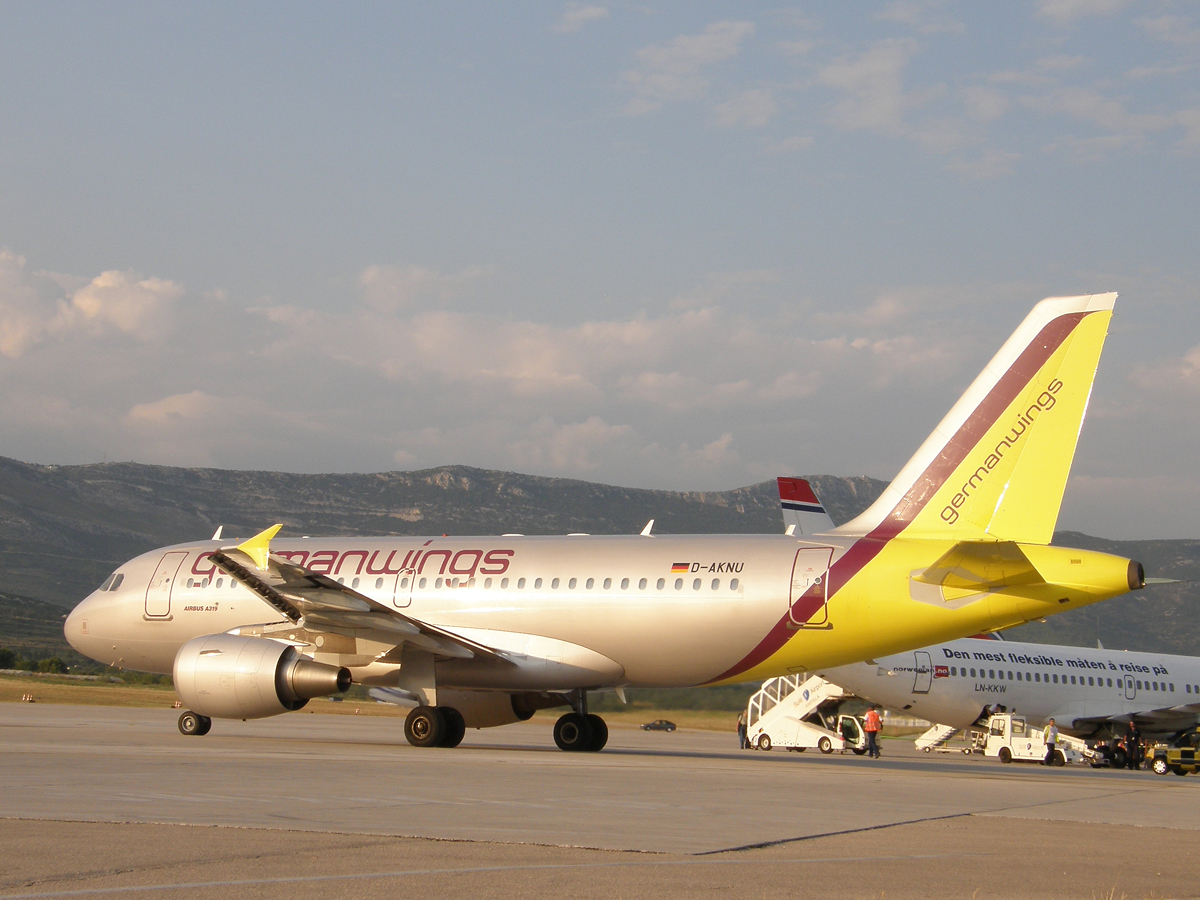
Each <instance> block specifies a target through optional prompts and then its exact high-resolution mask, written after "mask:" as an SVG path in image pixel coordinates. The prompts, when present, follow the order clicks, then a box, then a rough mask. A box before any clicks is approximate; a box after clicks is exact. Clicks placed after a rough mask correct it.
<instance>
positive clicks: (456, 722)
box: [404, 706, 467, 748]
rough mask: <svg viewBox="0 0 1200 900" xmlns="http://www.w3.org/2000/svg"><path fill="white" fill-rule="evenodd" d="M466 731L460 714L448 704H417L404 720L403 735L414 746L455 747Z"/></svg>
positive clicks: (460, 741) (465, 725)
mask: <svg viewBox="0 0 1200 900" xmlns="http://www.w3.org/2000/svg"><path fill="white" fill-rule="evenodd" d="M466 733H467V724H466V722H464V721H463V717H462V714H461V713H460V712H459V711H458V710H457V709H454V708H453V707H450V706H418V707H417V708H416V709H414V710H413V711H412V712H410V713H409V714H408V717H407V718H406V719H405V720H404V736H405V737H406V738H407V739H408V742H409V743H410V744H412V745H413V746H414V747H446V748H450V747H457V746H458V745H459V744H461V743H462V739H463V736H464V735H465V734H466Z"/></svg>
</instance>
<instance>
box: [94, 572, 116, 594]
mask: <svg viewBox="0 0 1200 900" xmlns="http://www.w3.org/2000/svg"><path fill="white" fill-rule="evenodd" d="M116 577H117V575H116V573H115V572H114V573H113V574H112V575H109V576H108V577H107V578H105V579H104V583H103V584H102V585H100V587H98V588H96V590H98V591H107V590H108V589H109V588H110V587H112V583H113V579H114V578H116Z"/></svg>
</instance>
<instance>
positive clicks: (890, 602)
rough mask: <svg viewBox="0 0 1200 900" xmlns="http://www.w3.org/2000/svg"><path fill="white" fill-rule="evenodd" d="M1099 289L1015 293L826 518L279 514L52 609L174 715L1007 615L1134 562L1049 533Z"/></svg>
mask: <svg viewBox="0 0 1200 900" xmlns="http://www.w3.org/2000/svg"><path fill="white" fill-rule="evenodd" d="M1115 300H1116V295H1115V294H1097V295H1089V296H1082V297H1068V298H1054V299H1049V300H1044V301H1042V302H1041V303H1039V304H1038V305H1037V306H1036V307H1034V309H1033V311H1032V312H1031V313H1030V314H1029V315H1028V316H1027V317H1026V319H1025V320H1024V322H1022V323H1021V325H1020V327H1018V328H1017V330H1016V332H1015V333H1014V334H1013V335H1012V337H1010V338H1009V340H1008V341H1007V342H1006V343H1005V344H1004V346H1003V347H1001V349H1000V351H999V352H998V353H997V354H996V356H995V357H994V358H993V359H992V360H991V362H990V363H988V365H987V367H986V368H985V369H984V370H983V372H982V373H981V374H980V375H979V376H978V378H976V379H975V381H974V382H973V383H972V384H971V386H970V387H969V388H968V389H967V391H966V393H965V394H964V395H963V396H962V398H961V399H960V400H959V401H958V402H957V403H956V404H955V405H954V407H953V408H952V409H951V410H950V412H949V413H948V414H947V415H946V417H945V418H944V419H943V420H942V422H941V423H940V424H939V425H938V427H937V428H936V430H935V431H934V432H933V434H932V435H930V437H929V438H928V439H927V440H926V441H925V443H924V444H922V446H921V447H920V449H919V450H918V451H917V453H916V455H915V456H913V458H912V459H911V460H909V462H908V463H907V464H906V465H905V466H904V468H903V469H902V470H901V472H900V474H899V475H898V476H897V477H896V479H895V481H893V482H892V484H891V485H890V486H889V487H888V488H887V490H886V491H885V492H884V493H883V495H882V496H881V497H880V498H879V500H878V501H877V502H876V503H875V504H874V505H872V506H871V507H870V508H869V509H868V510H867V511H866V512H864V513H863V514H862V515H860V516H859V517H858V518H856V519H854V520H853V521H851V522H848V523H846V524H845V525H843V526H841V527H839V528H835V529H832V530H830V531H828V533H824V534H797V533H794V530H793V533H792V534H782V535H779V534H776V535H701V536H655V535H652V534H651V533H650V528H649V526H647V529H646V530H645V531H644V532H643V533H642V534H640V535H633V536H612V537H592V536H586V535H571V536H565V537H524V536H520V535H504V536H501V537H429V538H412V537H387V538H321V539H315V538H314V539H287V540H284V539H276V534H277V532H278V531H279V529H280V526H278V525H277V526H275V527H273V528H269V529H267V530H266V531H264V532H262V533H261V534H258V535H256V536H254V537H252V538H250V539H248V540H245V541H242V542H240V543H236V544H234V543H233V542H222V541H221V540H219V539H216V540H211V541H203V542H197V543H192V544H179V545H175V546H171V547H164V548H162V549H159V550H155V551H152V552H150V553H145V554H143V555H141V556H138V557H136V558H135V559H133V560H130V561H129V562H128V563H126V564H125V565H123V566H121V567H120V568H119V569H117V571H116V572H114V573H113V575H111V576H110V577H109V578H108V580H106V581H105V582H104V584H102V585H101V586H100V588H99V589H97V590H96V591H95V592H94V593H92V594H91V595H90V596H88V597H87V598H86V599H85V600H84V601H83V602H82V603H80V604H79V606H77V607H76V608H75V609H74V611H72V613H71V615H70V616H69V617H68V618H67V622H66V626H65V631H66V636H67V639H68V640H69V641H70V643H71V644H72V646H74V647H75V648H76V649H78V650H79V651H80V652H81V653H84V654H86V655H88V656H90V657H92V658H93V659H96V660H98V661H100V662H103V663H106V664H110V665H114V666H121V667H126V668H131V669H138V670H142V671H148V672H163V673H167V672H170V673H172V674H173V676H174V680H175V688H176V690H177V691H178V693H179V696H180V697H181V698H182V700H183V702H184V704H186V706H187V707H188V710H187V711H186V712H184V713H183V714H182V715H181V716H180V719H179V726H180V730H181V731H183V732H184V733H185V734H202V733H204V732H207V731H208V729H209V728H210V727H211V720H212V719H213V718H231V719H247V718H256V717H262V716H272V715H276V714H279V713H283V712H287V711H289V710H296V709H299V708H300V707H302V706H303V705H304V704H305V703H306V702H307V701H308V700H309V699H310V698H315V697H320V696H326V695H332V694H335V693H337V692H339V691H344V690H346V689H347V688H348V686H349V685H350V684H351V683H352V682H353V683H358V684H363V685H369V686H372V687H373V688H374V691H373V693H374V694H375V695H376V696H383V697H385V698H387V699H390V700H392V701H393V702H397V703H400V704H402V705H409V706H412V707H413V709H412V711H411V712H410V713H409V714H408V718H407V719H406V721H405V735H406V737H407V738H408V740H409V741H410V742H411V743H413V744H415V745H417V746H441V747H453V746H455V745H457V744H458V742H459V741H461V740H462V737H463V734H464V730H465V729H466V728H484V727H489V726H494V725H503V724H506V723H509V722H515V721H518V720H522V719H527V718H529V717H530V716H531V715H532V714H533V712H534V711H535V710H537V709H539V708H552V707H555V706H569V707H570V708H571V711H570V712H568V713H567V714H565V715H563V716H562V717H561V718H560V719H558V721H557V723H556V724H555V726H554V739H555V742H556V743H557V744H558V746H559V747H561V748H562V749H563V750H599V749H600V748H601V747H603V746H604V743H605V741H606V740H607V736H608V729H607V726H606V725H605V724H604V721H603V719H601V718H600V717H599V716H596V715H594V714H589V713H588V709H587V694H588V691H597V690H616V691H618V692H622V691H623V690H624V689H625V688H628V687H641V686H686V685H702V684H722V683H728V682H737V681H749V680H762V679H765V678H768V677H771V676H775V675H780V674H787V673H795V672H802V671H817V670H822V669H826V668H828V667H832V666H836V665H844V664H847V663H853V662H857V661H860V660H863V659H868V658H872V657H880V656H886V655H888V654H893V653H899V652H901V651H905V650H912V649H914V648H917V647H923V646H926V645H929V644H934V643H936V642H938V641H946V640H953V639H955V638H961V637H965V636H967V635H971V634H978V633H980V632H983V631H990V630H994V629H998V628H1004V627H1008V626H1011V625H1015V624H1017V623H1019V622H1024V621H1027V620H1030V619H1040V618H1042V617H1044V616H1048V615H1051V614H1053V613H1056V612H1062V611H1065V610H1068V609H1075V608H1077V607H1080V606H1084V605H1087V604H1089V603H1094V602H1096V601H1099V600H1105V599H1108V598H1110V597H1115V596H1118V595H1120V594H1124V593H1125V592H1127V591H1130V590H1136V589H1138V588H1140V587H1142V585H1143V584H1144V581H1145V579H1144V577H1143V573H1142V567H1141V565H1140V564H1138V563H1136V562H1133V561H1131V560H1127V559H1121V558H1118V557H1115V556H1110V555H1107V554H1103V553H1094V552H1088V551H1085V550H1071V549H1065V548H1061V547H1051V546H1049V542H1050V538H1051V536H1052V535H1053V532H1054V524H1055V521H1056V519H1057V516H1058V509H1059V505H1060V503H1061V500H1062V495H1063V490H1064V488H1065V485H1066V479H1067V474H1068V471H1069V470H1070V465H1071V459H1072V457H1073V456H1074V453H1075V445H1076V442H1077V439H1078V435H1079V430H1080V426H1081V423H1082V420H1083V416H1084V412H1085V410H1086V408H1087V403H1088V398H1089V395H1090V392H1091V388H1092V381H1093V379H1094V377H1095V372H1096V365H1097V363H1098V361H1099V357H1100V350H1101V348H1102V346H1103V344H1104V339H1105V336H1106V334H1107V328H1108V322H1109V320H1110V318H1111V316H1112V307H1113V303H1114V302H1115Z"/></svg>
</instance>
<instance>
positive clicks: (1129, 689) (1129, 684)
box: [1125, 675, 1137, 700]
mask: <svg viewBox="0 0 1200 900" xmlns="http://www.w3.org/2000/svg"><path fill="white" fill-rule="evenodd" d="M1125 699H1126V700H1136V699H1137V685H1135V684H1134V683H1133V676H1132V675H1126V676H1125Z"/></svg>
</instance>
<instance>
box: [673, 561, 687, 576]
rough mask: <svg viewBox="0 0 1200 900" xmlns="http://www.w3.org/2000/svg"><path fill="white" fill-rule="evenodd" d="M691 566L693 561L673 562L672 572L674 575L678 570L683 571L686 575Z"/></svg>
mask: <svg viewBox="0 0 1200 900" xmlns="http://www.w3.org/2000/svg"><path fill="white" fill-rule="evenodd" d="M691 567H692V564H691V563H672V564H671V574H672V575H674V574H676V573H678V572H682V573H683V574H685V575H686V574H687V571H688V569H690V568H691Z"/></svg>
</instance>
